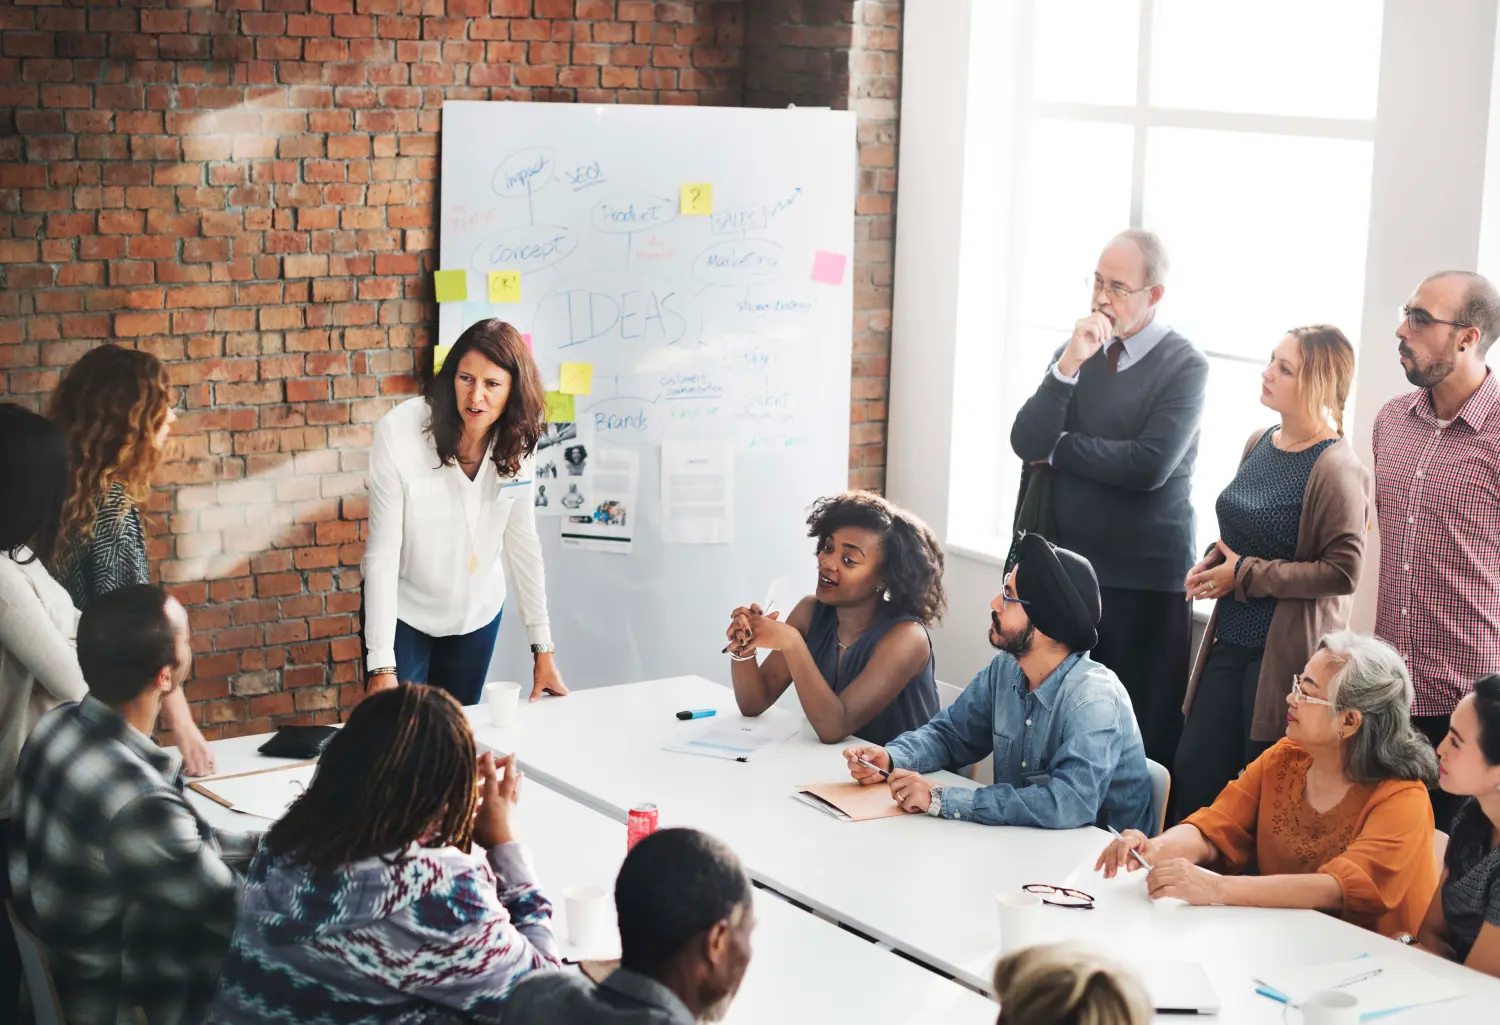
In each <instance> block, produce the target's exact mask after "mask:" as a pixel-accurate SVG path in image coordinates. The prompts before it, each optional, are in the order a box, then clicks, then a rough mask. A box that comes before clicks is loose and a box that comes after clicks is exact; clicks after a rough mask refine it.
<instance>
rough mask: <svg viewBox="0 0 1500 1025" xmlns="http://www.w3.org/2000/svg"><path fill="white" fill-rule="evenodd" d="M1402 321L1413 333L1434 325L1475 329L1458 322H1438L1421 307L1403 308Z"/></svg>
mask: <svg viewBox="0 0 1500 1025" xmlns="http://www.w3.org/2000/svg"><path fill="white" fill-rule="evenodd" d="M1401 319H1402V320H1404V321H1406V326H1407V327H1409V328H1411V329H1412V330H1413V331H1421V330H1423V329H1424V328H1429V327H1431V326H1432V325H1434V324H1446V325H1448V326H1449V327H1473V326H1474V325H1473V324H1465V323H1463V322H1461V321H1457V320H1438V319H1437V318H1436V317H1434V316H1433V315H1432V314H1430V313H1428V312H1427V311H1426V310H1424V309H1422V307H1420V306H1403V307H1401Z"/></svg>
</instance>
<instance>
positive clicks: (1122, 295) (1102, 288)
mask: <svg viewBox="0 0 1500 1025" xmlns="http://www.w3.org/2000/svg"><path fill="white" fill-rule="evenodd" d="M1083 283H1084V284H1085V285H1087V286H1088V287H1089V290H1090V294H1091V295H1098V294H1099V293H1100V292H1104V293H1105V294H1107V295H1108V296H1109V297H1110V298H1111V299H1129V298H1130V297H1131V296H1133V295H1135V294H1136V293H1137V292H1144V291H1146V289H1148V288H1150V287H1151V286H1150V285H1142V286H1141V287H1140V288H1127V287H1125V284H1124V283H1123V282H1120V281H1112V282H1110V283H1109V284H1108V285H1106V284H1105V283H1104V282H1103V281H1101V280H1100V279H1099V277H1098V276H1097V275H1095V276H1094V277H1092V278H1084V279H1083Z"/></svg>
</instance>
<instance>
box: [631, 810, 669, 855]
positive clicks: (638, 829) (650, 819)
mask: <svg viewBox="0 0 1500 1025" xmlns="http://www.w3.org/2000/svg"><path fill="white" fill-rule="evenodd" d="M659 818H660V817H659V816H658V815H657V812H656V805H654V804H638V805H636V806H635V807H634V808H631V809H630V817H629V819H627V820H626V825H625V850H627V851H629V850H631V849H632V848H634V847H635V845H636V844H638V843H640V842H641V841H642V840H644V839H646V837H648V836H650V835H651V834H652V833H654V832H656V829H657V823H658V821H659Z"/></svg>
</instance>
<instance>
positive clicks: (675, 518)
mask: <svg viewBox="0 0 1500 1025" xmlns="http://www.w3.org/2000/svg"><path fill="white" fill-rule="evenodd" d="M661 515H662V523H661V539H662V540H663V541H665V542H667V543H668V544H687V545H717V544H729V543H730V542H732V541H733V540H734V448H733V446H732V445H731V443H730V442H728V441H682V440H676V439H670V438H669V439H666V440H664V441H662V443H661Z"/></svg>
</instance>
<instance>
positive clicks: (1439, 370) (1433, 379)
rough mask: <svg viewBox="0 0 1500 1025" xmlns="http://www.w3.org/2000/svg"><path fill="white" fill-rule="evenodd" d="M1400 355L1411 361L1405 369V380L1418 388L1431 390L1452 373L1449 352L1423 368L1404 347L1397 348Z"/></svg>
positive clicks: (1451, 354)
mask: <svg viewBox="0 0 1500 1025" xmlns="http://www.w3.org/2000/svg"><path fill="white" fill-rule="evenodd" d="M1398 348H1399V351H1400V353H1401V355H1403V356H1405V357H1406V358H1407V359H1409V360H1411V367H1410V368H1407V369H1406V379H1407V380H1408V381H1409V382H1411V383H1412V384H1413V385H1415V386H1416V387H1418V388H1433V387H1436V386H1437V385H1439V384H1441V383H1442V382H1443V381H1444V380H1446V379H1447V377H1448V375H1449V374H1451V373H1453V365H1454V360H1453V353H1452V352H1451V351H1450V352H1448V353H1445V354H1444V355H1443V356H1440V357H1438V358H1437V359H1435V360H1433V361H1432V362H1431V363H1429V364H1427V365H1426V366H1425V367H1424V366H1422V365H1421V364H1420V363H1418V362H1417V357H1416V354H1415V353H1413V352H1412V351H1411V350H1410V349H1408V348H1407V347H1406V346H1405V345H1401V346H1399V347H1398Z"/></svg>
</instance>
